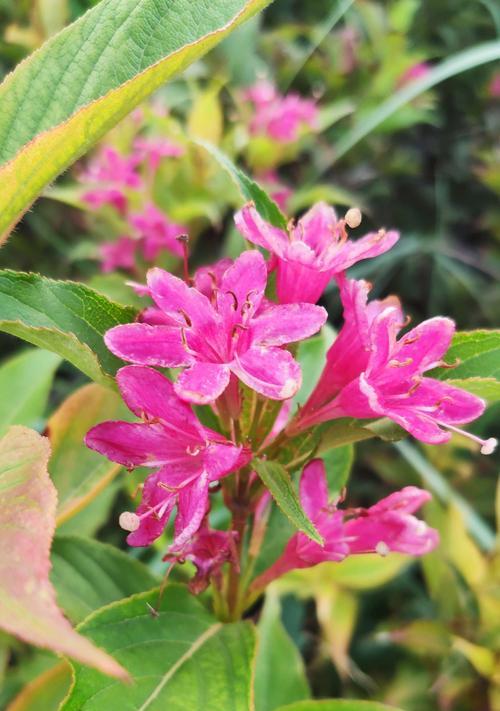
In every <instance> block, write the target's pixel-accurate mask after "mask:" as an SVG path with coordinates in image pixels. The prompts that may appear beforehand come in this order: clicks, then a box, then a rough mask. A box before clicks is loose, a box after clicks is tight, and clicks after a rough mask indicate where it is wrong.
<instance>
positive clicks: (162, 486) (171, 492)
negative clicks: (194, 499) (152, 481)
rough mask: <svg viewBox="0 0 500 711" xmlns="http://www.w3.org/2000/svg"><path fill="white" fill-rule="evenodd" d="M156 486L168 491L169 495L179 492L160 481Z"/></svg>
mask: <svg viewBox="0 0 500 711" xmlns="http://www.w3.org/2000/svg"><path fill="white" fill-rule="evenodd" d="M156 486H158V487H160V489H164V490H165V491H168V492H169V494H173V493H174V492H175V491H177V488H176V487H175V486H169V485H168V484H165V482H164V481H159V482H158V483H157V484H156Z"/></svg>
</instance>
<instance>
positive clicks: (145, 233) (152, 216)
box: [130, 203, 186, 262]
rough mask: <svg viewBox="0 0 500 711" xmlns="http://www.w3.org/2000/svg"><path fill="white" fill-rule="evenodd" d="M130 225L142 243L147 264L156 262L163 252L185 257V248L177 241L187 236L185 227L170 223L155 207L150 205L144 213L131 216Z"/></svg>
mask: <svg viewBox="0 0 500 711" xmlns="http://www.w3.org/2000/svg"><path fill="white" fill-rule="evenodd" d="M130 224H131V225H132V227H134V228H135V230H136V231H137V233H138V235H139V237H140V238H141V241H142V245H141V246H142V251H143V253H144V259H145V260H146V261H147V262H154V260H155V259H156V258H157V257H158V255H159V254H160V252H161V251H162V250H167V251H168V252H171V253H172V254H175V255H176V256H177V257H182V256H183V253H184V252H183V248H182V245H181V243H180V242H179V240H178V239H177V238H178V237H180V236H181V235H184V234H186V228H185V227H184V225H178V224H176V223H175V222H170V220H169V219H168V218H167V216H166V215H165V214H164V213H163V212H161V210H159V209H158V208H157V207H156V206H155V205H153V204H152V203H149V205H147V206H146V207H145V208H144V210H143V211H142V212H139V213H135V214H134V215H131V216H130Z"/></svg>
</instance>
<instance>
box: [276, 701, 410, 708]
mask: <svg viewBox="0 0 500 711" xmlns="http://www.w3.org/2000/svg"><path fill="white" fill-rule="evenodd" d="M278 711H402V710H401V709H397V708H396V707H395V706H386V705H385V704H379V703H377V702H376V701H354V700H353V699H332V700H329V699H322V700H321V701H299V702H298V703H296V704H289V705H288V706H281V707H280V708H279V709H278Z"/></svg>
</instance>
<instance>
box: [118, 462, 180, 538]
mask: <svg viewBox="0 0 500 711" xmlns="http://www.w3.org/2000/svg"><path fill="white" fill-rule="evenodd" d="M160 481H161V472H154V473H153V474H151V475H150V476H148V478H147V479H146V481H145V482H144V489H143V492H142V501H141V504H140V506H139V507H138V509H137V511H136V514H137V515H138V516H139V517H141V522H140V525H139V528H138V529H137V530H136V531H133V532H132V533H130V534H129V535H128V536H127V543H128V544H129V546H149V545H151V543H153V542H154V541H156V539H157V538H159V537H160V536H161V534H162V533H163V530H164V528H165V526H166V525H167V523H168V520H169V518H170V514H171V513H172V509H173V508H174V506H175V501H176V494H175V493H171V494H169V493H168V492H167V491H165V489H163V488H161V487H160V486H158V484H159V483H160ZM152 509H155V513H151V514H150V515H148V512H150V511H151V510H152ZM155 514H156V515H155Z"/></svg>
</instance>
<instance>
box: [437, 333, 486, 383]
mask: <svg viewBox="0 0 500 711" xmlns="http://www.w3.org/2000/svg"><path fill="white" fill-rule="evenodd" d="M455 361H457V365H456V367H455V368H436V370H433V371H432V373H430V375H432V377H434V378H439V379H440V380H464V379H466V378H494V379H495V380H500V331H459V332H458V333H456V334H455V335H454V337H453V341H452V344H451V346H450V348H449V350H448V352H447V354H446V362H447V363H450V364H453V363H454V362H455Z"/></svg>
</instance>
